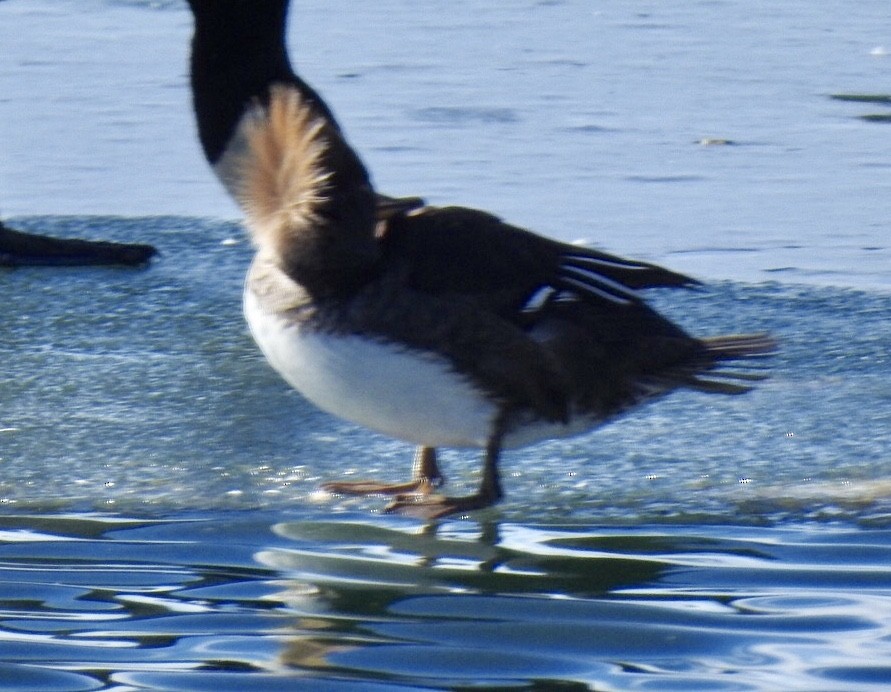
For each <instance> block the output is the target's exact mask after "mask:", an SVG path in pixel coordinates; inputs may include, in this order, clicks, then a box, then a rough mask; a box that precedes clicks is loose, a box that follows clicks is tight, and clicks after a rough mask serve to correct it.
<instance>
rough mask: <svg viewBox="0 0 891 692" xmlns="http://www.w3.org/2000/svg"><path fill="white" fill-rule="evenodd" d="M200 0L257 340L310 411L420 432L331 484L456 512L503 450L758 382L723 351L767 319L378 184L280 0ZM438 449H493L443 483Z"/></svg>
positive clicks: (210, 114)
mask: <svg viewBox="0 0 891 692" xmlns="http://www.w3.org/2000/svg"><path fill="white" fill-rule="evenodd" d="M189 4H190V6H191V8H192V11H193V14H194V16H195V34H194V38H193V42H192V57H191V83H192V90H193V97H194V107H195V113H196V117H197V122H198V131H199V136H200V140H201V144H202V147H203V149H204V152H205V155H206V157H207V159H208V161H209V163H210V164H211V166H212V167H213V169H214V171H215V172H216V174H217V175H218V176H219V178H220V180H221V181H222V183H223V185H224V186H225V187H226V189H227V190H228V191H229V193H230V194H231V195H232V197H233V198H234V199H235V200H236V201H237V202H238V203H239V205H240V206H241V208H242V210H243V211H244V214H245V225H246V227H247V229H248V231H249V233H250V235H251V238H252V239H253V242H254V244H255V247H256V256H255V258H254V261H253V263H252V265H251V268H250V270H249V272H248V278H247V281H246V286H245V294H244V309H245V315H246V318H247V321H248V324H249V325H250V329H251V332H252V334H253V336H254V338H255V340H256V341H257V343H258V345H259V346H260V348H261V350H262V351H263V353H264V354H265V356H266V358H267V359H268V361H269V362H270V364H271V365H272V366H273V367H274V368H275V369H276V370H277V371H278V372H279V373H280V374H281V376H282V377H283V378H284V379H285V380H286V381H287V382H288V383H289V384H290V385H291V386H293V387H294V388H295V389H297V390H298V391H299V392H300V393H301V394H302V395H303V396H304V397H306V399H308V400H309V401H311V402H312V403H314V404H315V405H316V406H318V407H319V408H321V409H323V410H325V411H328V412H330V413H332V414H335V415H337V416H340V417H342V418H344V419H346V420H349V421H352V422H354V423H357V424H359V425H363V426H366V427H368V428H370V429H373V430H376V431H378V432H381V433H384V434H386V435H390V436H392V437H395V438H398V439H401V440H405V441H408V442H411V443H414V444H416V445H417V446H418V449H417V453H416V455H415V464H414V472H413V477H412V479H411V480H410V481H409V482H406V483H396V484H390V483H383V482H375V481H361V482H356V483H348V482H332V483H328V484H326V486H325V487H326V488H327V489H328V490H330V491H332V492H336V493H360V494H365V493H389V494H393V495H395V499H394V500H393V502H392V503H391V504H390V505H389V507H388V509H389V510H390V511H398V512H403V513H407V514H413V515H416V516H423V517H429V518H435V517H441V516H445V515H449V514H453V513H465V512H469V511H473V510H477V509H481V508H484V507H488V506H490V505H492V504H493V503H495V502H497V501H498V500H499V499H500V498H501V497H502V488H501V484H500V481H499V474H498V462H499V457H500V455H501V451H502V449H505V448H512V447H519V446H523V445H528V444H532V443H535V442H538V441H541V440H544V439H548V438H554V437H562V436H567V435H575V434H579V433H582V432H586V431H588V430H591V429H592V428H594V427H596V426H598V425H600V424H602V423H604V422H606V421H609V420H611V419H613V418H615V417H617V416H618V415H620V414H622V413H624V412H626V411H628V410H629V409H631V408H634V407H636V406H639V405H641V404H643V403H645V402H648V401H652V400H654V399H657V398H659V397H661V396H664V395H666V394H668V393H669V392H671V391H673V390H675V389H678V388H683V387H686V388H693V389H697V390H700V391H704V392H716V393H724V394H737V393H742V392H745V391H747V390H748V389H749V388H750V386H751V383H750V382H749V380H750V379H752V378H753V377H755V376H753V375H749V374H747V373H746V372H738V371H725V370H722V369H721V366H722V365H723V364H724V363H726V362H728V361H743V362H745V361H750V360H751V359H753V358H758V357H761V356H764V355H766V354H768V353H770V352H771V351H772V350H773V348H774V345H773V342H772V340H771V339H770V338H769V337H768V336H766V335H763V334H754V335H742V336H723V337H713V338H695V337H693V336H690V335H688V334H687V333H685V332H684V331H683V330H682V329H681V328H679V327H678V326H676V325H674V324H672V323H671V322H670V321H669V320H667V319H666V318H664V317H662V316H661V315H659V314H658V313H657V312H656V311H654V310H653V309H652V308H650V307H649V306H648V305H647V304H646V303H645V302H644V300H643V299H642V297H641V295H640V292H641V289H646V288H651V287H677V288H683V287H687V286H691V285H693V284H695V283H696V282H695V281H694V280H693V279H690V278H688V277H686V276H683V275H681V274H678V273H675V272H672V271H669V270H667V269H663V268H661V267H658V266H655V265H652V264H648V263H645V262H637V261H633V260H626V259H623V258H620V257H615V256H612V255H609V254H606V253H603V252H598V251H596V250H593V249H589V248H583V247H579V246H575V245H569V244H565V243H561V242H558V241H555V240H552V239H549V238H545V237H542V236H539V235H536V234H534V233H532V232H530V231H527V230H524V229H521V228H517V227H515V226H511V225H509V224H507V223H505V222H503V221H502V220H500V219H499V218H497V217H495V216H493V215H491V214H488V213H486V212H483V211H479V210H475V209H467V208H463V207H442V208H434V207H429V206H425V205H424V204H423V202H422V200H421V199H420V198H416V197H407V198H393V197H388V196H384V195H381V194H379V193H377V192H376V191H375V190H374V187H373V185H372V182H371V179H370V176H369V174H368V171H367V170H366V168H365V166H364V165H363V163H362V161H361V159H360V158H359V156H358V155H357V153H356V151H355V150H354V149H353V148H352V147H351V146H350V144H349V143H348V142H347V139H346V136H345V133H344V132H343V130H342V128H341V127H340V125H339V124H338V122H337V120H336V119H335V117H334V115H333V113H332V111H331V109H330V108H329V107H328V106H327V105H326V104H325V102H324V101H323V100H322V99H321V97H320V96H319V94H318V93H316V92H315V91H314V90H313V89H312V88H311V87H310V86H309V85H308V84H306V83H305V82H304V81H303V80H302V79H300V78H299V77H298V76H297V75H296V74H295V72H294V71H293V69H292V67H291V64H290V61H289V60H288V56H287V52H286V46H285V26H286V17H287V5H288V3H287V0H262V1H257V0H189ZM437 447H459V448H479V449H482V450H484V452H483V455H484V462H483V473H482V481H481V483H480V487H479V489H478V491H477V492H476V493H474V494H472V495H468V496H461V497H451V496H446V495H442V494H440V493H439V492H438V491H437V487H438V486H439V485H440V484H441V483H442V475H441V473H440V471H439V468H438V464H437V460H436V452H435V449H436V448H437Z"/></svg>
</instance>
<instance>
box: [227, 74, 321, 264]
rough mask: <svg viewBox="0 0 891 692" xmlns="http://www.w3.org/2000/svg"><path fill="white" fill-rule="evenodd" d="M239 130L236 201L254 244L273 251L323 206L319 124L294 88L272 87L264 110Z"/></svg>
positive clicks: (251, 115) (314, 218)
mask: <svg viewBox="0 0 891 692" xmlns="http://www.w3.org/2000/svg"><path fill="white" fill-rule="evenodd" d="M240 127H241V132H240V136H241V137H242V138H243V143H244V149H243V151H242V153H241V155H240V160H239V165H238V175H237V178H238V182H237V186H236V197H237V199H238V202H239V204H241V207H242V208H243V209H244V211H245V214H246V216H247V218H246V224H247V226H248V229H249V230H250V232H251V235H252V237H253V239H254V242H255V243H256V244H257V245H258V246H259V247H260V248H266V249H269V250H272V251H276V250H277V249H278V248H281V247H282V246H283V245H284V244H286V243H287V241H288V238H289V237H293V236H295V235H299V234H300V233H301V231H303V230H304V229H306V228H307V227H309V226H310V225H312V224H313V223H314V222H316V221H317V211H318V209H319V206H320V205H321V204H323V203H324V202H325V192H326V187H327V183H328V180H329V178H330V177H331V172H330V171H327V170H325V169H324V167H323V162H322V159H323V156H324V153H325V149H326V147H327V142H326V141H325V138H324V129H325V121H324V120H323V119H322V118H320V117H318V116H316V115H314V114H313V112H312V110H311V109H310V107H308V106H307V105H306V104H304V103H303V101H302V99H301V97H300V94H299V93H298V92H297V91H296V90H295V89H290V88H288V87H286V86H277V87H273V88H272V91H271V93H270V97H269V105H268V106H267V107H266V108H263V107H261V106H257V107H256V108H255V109H254V111H253V112H251V113H249V114H248V115H247V116H246V117H245V119H244V120H243V121H242V123H241V126H240Z"/></svg>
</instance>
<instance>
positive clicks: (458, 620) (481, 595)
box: [0, 512, 891, 690]
mask: <svg viewBox="0 0 891 692" xmlns="http://www.w3.org/2000/svg"><path fill="white" fill-rule="evenodd" d="M0 526H2V529H0V530H2V533H0V538H2V539H3V541H4V543H3V545H0V594H2V599H3V609H2V612H0V628H2V630H0V657H2V660H3V661H4V663H2V664H0V688H2V689H15V690H23V689H30V690H91V689H100V688H103V689H114V690H131V689H134V690H135V689H153V690H210V689H215V690H244V689H257V690H272V689H275V690H303V689H306V690H328V689H331V690H340V689H363V690H366V689H367V690H378V689H380V690H385V689H386V690H405V689H530V690H531V689H539V690H551V689H554V690H560V689H566V690H572V689H644V690H646V689H652V690H666V689H678V690H680V689H683V690H692V689H711V690H761V689H763V690H775V689H802V690H803V689H820V690H828V689H833V690H863V689H869V688H875V689H879V688H884V687H885V686H886V684H887V682H888V680H889V679H891V666H889V660H891V659H889V656H888V654H889V648H891V645H889V642H891V608H889V598H891V580H889V576H888V569H887V566H888V564H889V560H891V536H889V533H888V532H887V531H886V530H862V529H857V530H852V529H842V528H834V527H830V526H822V527H819V528H814V527H812V528H810V529H804V528H785V529H777V528H772V529H758V528H748V529H728V528H710V527H704V526H699V527H692V526H684V527H672V526H664V525H663V526H637V527H632V528H613V529H598V528H592V527H579V526H555V525H547V526H539V525H520V524H515V523H511V522H499V521H484V522H482V523H476V522H466V521H462V522H447V523H444V524H442V525H440V526H438V527H429V526H428V527H424V526H420V525H417V524H415V523H413V522H410V521H404V520H397V519H383V518H381V519H369V518H368V517H365V516H359V517H356V516H353V517H344V518H341V519H332V518H321V517H318V516H315V517H313V516H307V515H304V514H302V513H299V512H298V513H272V514H270V513H263V512H251V513H231V512H230V513H226V514H223V515H213V516H206V515H202V516H191V517H180V518H169V519H165V520H158V521H137V520H127V519H123V518H115V517H108V516H106V517H97V516H92V517H91V516H83V515H81V516H64V515H57V516H52V517H36V516H30V517H12V516H8V517H5V518H3V519H2V521H0Z"/></svg>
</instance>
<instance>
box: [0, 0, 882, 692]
mask: <svg viewBox="0 0 891 692" xmlns="http://www.w3.org/2000/svg"><path fill="white" fill-rule="evenodd" d="M886 19H887V7H886V2H884V0H882V1H881V2H879V1H878V0H872V1H870V2H861V3H858V4H857V5H856V7H840V6H839V7H836V6H835V5H833V4H831V3H830V4H822V5H819V6H815V5H814V4H813V3H805V2H792V3H785V4H784V5H783V6H782V7H775V6H773V5H763V6H762V5H753V4H752V3H744V2H736V1H733V0H727V1H720V2H712V1H705V2H692V3H676V4H674V5H671V4H667V5H666V4H665V3H662V4H659V3H657V4H648V3H627V2H609V1H608V2H600V3H596V4H591V3H590V2H584V1H583V0H566V1H559V0H558V1H549V2H540V1H538V0H528V1H524V2H519V3H510V4H507V5H505V4H497V5H493V4H492V3H479V2H473V1H471V0H466V1H462V2H449V3H436V2H434V3H432V4H430V5H429V6H428V7H425V11H424V12H418V9H417V6H416V4H413V3H404V2H398V1H396V0H388V1H386V2H377V3H364V2H349V3H347V2H340V1H339V0H335V1H332V2H326V3H318V2H309V1H307V2H297V3H296V8H295V12H294V15H293V21H292V25H291V28H290V33H289V36H290V39H291V42H292V45H293V47H294V48H295V50H296V53H297V62H298V64H299V65H300V68H301V70H302V71H303V72H304V74H305V75H306V76H307V78H308V79H310V80H311V81H312V82H313V84H315V85H316V86H317V87H319V89H320V90H321V91H322V93H324V94H325V95H326V97H328V98H329V99H330V100H331V103H332V105H333V106H334V107H335V110H336V111H337V113H338V115H339V117H340V119H341V121H342V123H343V124H344V126H345V127H346V129H347V131H348V132H349V134H350V137H351V139H352V141H353V142H354V143H355V144H356V146H357V147H358V148H359V149H360V151H361V152H362V154H363V156H364V157H365V158H366V160H367V161H368V163H369V165H370V166H371V169H372V171H373V173H374V176H375V179H376V181H377V182H378V184H379V185H380V187H381V188H382V189H383V190H385V191H387V192H391V193H395V194H424V195H427V196H428V197H429V199H430V200H431V201H433V202H435V203H455V202H459V203H466V204H472V205H477V206H480V207H483V208H486V209H491V210H493V211H495V212H497V213H499V214H501V215H503V216H505V217H506V218H507V219H509V220H510V221H512V222H515V223H519V224H522V225H527V226H530V227H532V228H535V229H537V230H539V231H541V232H544V233H547V234H549V235H553V236H556V237H560V238H563V239H567V240H574V239H579V238H581V239H586V240H590V241H593V242H595V243H596V244H598V245H599V246H601V247H605V248H607V249H609V250H612V251H616V252H620V253H623V254H629V255H632V256H637V257H640V258H642V259H649V260H654V261H658V262H662V263H666V264H668V265H670V266H672V267H673V268H675V269H678V270H680V271H685V272H688V273H691V274H694V275H696V276H698V277H700V278H703V279H705V280H706V281H707V283H706V286H705V287H704V288H703V290H701V291H695V292H653V293H652V294H651V295H650V298H651V300H653V301H654V303H655V304H657V306H658V307H659V308H660V309H661V310H664V311H665V312H666V314H668V315H669V316H671V317H672V318H673V319H675V320H677V321H678V322H679V323H680V324H682V325H683V326H684V327H685V328H687V329H689V330H690V331H692V332H694V333H696V334H703V335H707V334H717V333H724V332H736V331H760V330H765V331H770V332H772V333H773V334H775V335H776V336H777V338H778V339H779V340H780V343H781V346H782V348H781V352H780V353H779V354H778V356H777V357H776V358H775V359H773V360H772V361H771V363H770V370H771V372H770V374H771V377H770V379H769V380H767V381H766V382H764V383H763V384H761V385H760V386H759V387H758V389H757V390H756V391H754V392H752V393H751V394H749V395H746V396H745V397H741V398H739V397H735V398H716V397H707V396H703V395H697V394H693V393H683V392H681V393H677V394H675V395H673V396H671V397H669V398H668V399H666V400H664V401H662V402H659V403H658V404H657V405H654V406H651V407H648V408H645V409H643V410H640V411H638V412H635V413H634V414H632V415H629V416H627V417H626V418H624V419H623V420H621V421H618V422H617V423H615V424H614V425H611V426H609V427H606V428H604V429H602V430H598V431H595V432H593V433H591V434H589V435H585V436H582V437H579V438H575V439H572V440H562V441H555V442H549V443H544V444H541V445H537V446H535V447H531V448H529V449H526V450H519V451H516V452H509V453H507V454H505V456H504V461H503V469H504V474H505V486H506V490H507V498H506V500H505V501H504V502H503V503H502V504H501V505H499V506H498V507H497V508H495V509H493V510H490V511H487V512H482V513H478V514H477V515H474V516H473V517H471V518H466V519H465V518H456V519H454V520H449V521H445V522H442V523H439V524H434V525H425V524H422V523H419V522H417V521H414V520H410V519H402V518H396V517H389V516H386V515H382V514H381V513H380V512H381V509H382V507H383V506H384V503H385V501H384V500H382V499H380V498H364V499H343V498H337V497H331V496H329V495H326V494H324V493H320V492H319V490H318V488H319V484H320V482H321V481H322V480H324V479H330V478H349V477H359V476H360V475H362V476H366V475H367V476H376V477H381V478H387V479H392V480H398V479H401V478H404V477H405V476H406V475H407V474H408V472H409V466H410V454H411V450H410V449H409V448H408V446H407V445H404V444H402V443H398V442H395V441H392V440H389V439H386V438H382V437H380V436H377V435H374V434H371V433H369V432H366V431H364V430H360V429H356V428H354V427H352V426H349V425H347V424H345V423H342V422H340V421H337V420H335V419H333V418H331V417H329V416H327V415H325V414H323V413H321V412H319V411H317V410H315V409H313V408H312V407H310V406H309V405H307V404H306V403H305V402H303V401H302V400H301V399H300V397H299V396H298V395H296V394H295V393H293V392H291V391H290V390H289V389H288V388H287V387H286V386H285V385H284V384H283V383H282V382H281V381H280V380H279V379H278V377H277V376H276V375H275V374H274V373H273V372H272V371H271V370H270V368H269V367H268V366H267V365H266V364H265V363H264V362H263V359H262V357H261V356H260V355H259V353H258V351H257V349H256V347H255V346H254V345H253V343H252V342H251V340H250V337H249V336H248V334H247V330H246V328H245V326H244V323H243V319H242V317H241V314H240V292H241V283H242V277H243V276H244V271H245V269H246V266H247V263H248V262H249V259H250V248H249V247H248V245H247V244H246V243H245V241H244V240H243V234H242V231H241V229H240V227H239V226H238V224H237V222H235V221H233V220H229V219H236V218H237V211H236V210H235V209H234V208H233V207H232V206H231V204H230V203H229V202H228V201H227V200H226V199H225V198H224V196H223V193H222V191H221V190H220V189H219V187H218V186H217V184H216V182H215V181H214V180H213V179H212V177H211V176H210V174H209V172H208V171H207V170H206V167H205V164H204V162H203V161H202V160H201V156H200V152H199V150H198V147H197V144H196V142H195V136H194V128H193V125H192V123H191V115H190V113H189V103H188V101H189V98H188V90H187V80H186V60H187V42H188V35H189V32H190V19H189V16H188V12H187V10H186V8H185V6H184V4H183V3H181V2H177V1H173V0H171V1H169V2H168V1H164V2H154V1H153V2H148V1H146V0H83V1H81V0H78V1H77V2H75V0H27V1H25V0H4V1H3V2H0V44H2V45H3V47H4V52H3V58H2V59H0V212H2V214H3V216H4V218H5V219H6V218H8V217H12V218H11V221H12V222H13V225H15V226H17V227H20V228H22V229H25V230H31V231H34V232H41V233H50V234H58V235H65V236H77V237H89V238H104V239H116V240H130V241H135V242H149V243H153V244H155V245H156V246H158V248H159V249H160V250H161V256H160V258H159V259H158V260H157V261H155V262H153V264H152V265H151V266H150V267H147V268H144V269H142V270H137V271H132V270H124V269H117V268H89V269H76V268H70V269H63V270H53V269H46V268H37V269H18V270H14V271H2V272H0V292H2V295H3V302H2V307H0V364H2V366H0V689H11V690H17V691H21V690H40V691H46V690H95V689H105V690H113V691H114V692H123V691H125V690H128V691H129V690H141V689H152V690H165V689H167V690H211V689H212V690H216V691H220V690H243V689H252V690H253V689H256V690H266V689H269V690H272V689H275V690H279V689H280V690H301V689H306V690H335V691H337V690H372V691H374V690H400V691H403V690H411V689H459V690H460V689H522V690H552V689H553V690H560V689H566V690H576V689H579V690H580V689H598V690H637V689H641V690H649V689H652V690H670V689H677V690H693V689H709V690H764V691H773V690H778V689H807V690H812V689H820V690H866V689H876V690H879V689H887V688H888V685H889V684H891V667H889V664H888V662H889V661H891V576H889V569H888V565H889V564H891V540H889V533H888V530H889V526H891V384H889V383H891V380H889V377H888V374H889V372H891V349H889V344H891V297H889V292H888V288H889V286H891V272H889V271H888V267H889V266H891V249H889V248H891V246H889V243H888V237H889V235H888V219H889V218H891V194H888V193H889V192H891V190H889V184H888V183H889V178H888V172H889V157H888V148H887V127H888V126H887V123H886V122H884V119H883V117H881V116H885V115H887V113H888V106H887V103H886V101H885V100H884V99H883V96H885V97H886V96H887V94H888V92H889V89H891V87H889V83H888V69H889V62H888V59H889V58H888V56H887V54H888V48H889V45H888V41H889V39H888V36H887V21H886ZM839 97H841V98H839ZM865 97H868V98H865ZM703 142H705V143H703ZM719 142H723V143H719ZM221 219H222V220H221ZM443 463H444V470H445V473H446V475H447V478H448V480H449V485H448V488H449V489H450V490H451V491H452V492H466V491H469V490H470V489H472V488H473V487H474V486H475V484H476V483H477V480H478V477H479V476H478V474H479V458H478V455H477V454H476V453H473V452H461V451H448V452H446V453H444V454H443Z"/></svg>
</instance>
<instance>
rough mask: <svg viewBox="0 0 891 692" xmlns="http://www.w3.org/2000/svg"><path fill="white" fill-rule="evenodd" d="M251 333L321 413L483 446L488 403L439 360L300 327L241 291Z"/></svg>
mask: <svg viewBox="0 0 891 692" xmlns="http://www.w3.org/2000/svg"><path fill="white" fill-rule="evenodd" d="M244 310H245V316H246V318H247V321H248V324H249V325H250V328H251V333H252V334H253V336H254V339H255V340H256V342H257V344H258V345H259V346H260V348H261V349H262V351H263V353H264V355H265V356H266V358H267V360H268V361H269V362H270V364H271V365H272V367H274V368H275V369H276V370H277V371H278V372H279V374H280V375H281V376H282V377H283V378H284V379H285V380H286V381H287V382H288V383H289V384H290V385H291V386H292V387H294V388H295V389H296V390H297V391H299V392H300V393H301V394H302V395H303V396H304V397H306V398H307V399H308V400H309V401H311V402H312V403H313V404H315V405H316V406H318V407H319V408H320V409H322V410H324V411H328V412H329V413H332V414H334V415H336V416H339V417H340V418H344V419H346V420H348V421H351V422H353V423H357V424H359V425H362V426H365V427H367V428H370V429H372V430H376V431H378V432H381V433H384V434H386V435H389V436H391V437H395V438H398V439H402V440H405V441H407V442H413V443H415V444H423V445H427V446H431V447H440V446H442V447H484V446H485V444H486V439H487V437H488V436H489V434H490V432H491V426H492V421H493V419H494V417H495V414H496V408H495V406H494V405H493V404H492V403H491V402H489V401H488V400H487V399H486V398H485V397H483V396H482V394H481V392H480V391H479V390H478V389H477V388H475V387H474V386H473V385H472V383H470V382H469V381H468V380H467V379H466V378H464V377H462V376H460V375H459V374H457V373H456V372H454V370H452V368H450V367H449V363H448V362H447V361H446V360H445V359H444V358H442V357H439V356H436V355H433V354H427V353H420V352H418V351H413V350H408V349H403V348H400V347H398V346H396V345H393V344H389V343H385V342H375V341H372V340H369V339H365V338H359V337H355V336H342V335H333V334H327V333H320V332H318V331H315V330H312V329H307V328H306V327H304V326H301V324H299V323H293V322H288V321H286V320H285V319H284V318H283V317H282V316H280V315H277V314H275V313H270V312H268V311H266V310H264V309H263V308H262V306H261V305H260V304H259V303H258V301H257V300H256V297H255V296H254V295H253V294H252V293H251V292H250V291H246V292H245V297H244Z"/></svg>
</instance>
